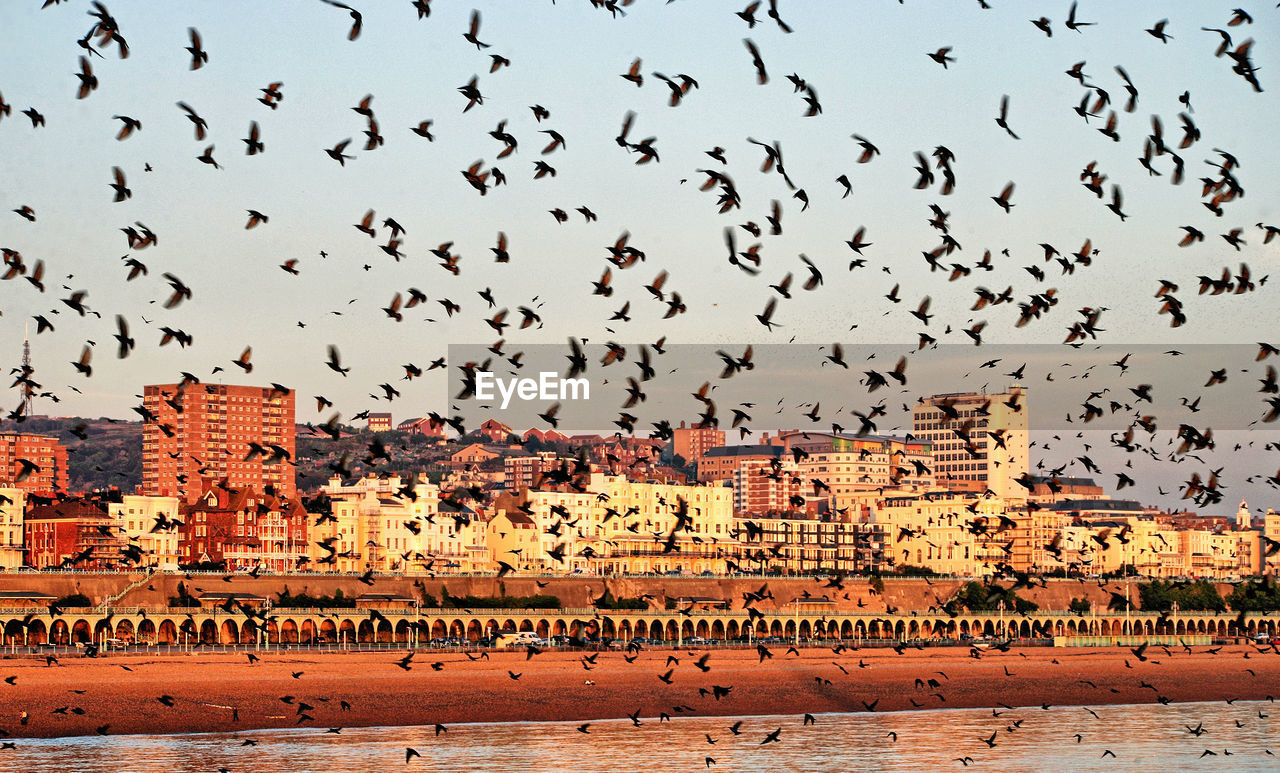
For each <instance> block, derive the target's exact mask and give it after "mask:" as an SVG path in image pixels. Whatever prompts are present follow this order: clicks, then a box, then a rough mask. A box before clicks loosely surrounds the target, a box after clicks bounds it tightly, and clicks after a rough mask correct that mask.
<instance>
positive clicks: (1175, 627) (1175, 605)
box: [1172, 601, 1178, 636]
mask: <svg viewBox="0 0 1280 773" xmlns="http://www.w3.org/2000/svg"><path fill="white" fill-rule="evenodd" d="M1172 633H1173V635H1174V636H1177V635H1178V602H1176V601H1175V602H1173V631H1172Z"/></svg>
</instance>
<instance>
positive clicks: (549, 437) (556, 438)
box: [520, 427, 569, 444]
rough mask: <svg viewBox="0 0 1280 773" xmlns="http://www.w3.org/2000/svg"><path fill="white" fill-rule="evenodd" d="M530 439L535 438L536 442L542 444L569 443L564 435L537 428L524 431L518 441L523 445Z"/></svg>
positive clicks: (552, 430)
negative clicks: (521, 441) (522, 442)
mask: <svg viewBox="0 0 1280 773" xmlns="http://www.w3.org/2000/svg"><path fill="white" fill-rule="evenodd" d="M532 438H537V439H538V441H539V442H541V443H543V444H550V443H567V442H569V436H568V435H566V434H564V433H563V432H558V431H556V430H554V429H548V430H541V429H538V428H537V427H532V428H530V429H528V430H525V433H524V435H522V436H521V438H520V439H521V440H523V441H524V442H525V443H528V442H529V440H530V439H532Z"/></svg>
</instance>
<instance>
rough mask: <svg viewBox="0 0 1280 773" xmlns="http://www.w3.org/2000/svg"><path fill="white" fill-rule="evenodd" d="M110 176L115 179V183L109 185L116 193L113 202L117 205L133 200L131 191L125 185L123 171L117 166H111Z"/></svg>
mask: <svg viewBox="0 0 1280 773" xmlns="http://www.w3.org/2000/svg"><path fill="white" fill-rule="evenodd" d="M111 175H112V177H114V178H115V181H114V182H112V183H111V188H112V189H113V190H114V191H115V192H116V196H115V202H116V203H119V202H121V201H124V200H126V199H131V198H133V191H131V190H129V186H128V185H126V184H125V178H124V171H123V170H122V169H120V167H118V166H113V167H111Z"/></svg>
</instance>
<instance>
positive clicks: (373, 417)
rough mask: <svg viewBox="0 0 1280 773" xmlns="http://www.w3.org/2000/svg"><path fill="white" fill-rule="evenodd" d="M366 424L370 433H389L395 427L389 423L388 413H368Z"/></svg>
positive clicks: (389, 416) (389, 415)
mask: <svg viewBox="0 0 1280 773" xmlns="http://www.w3.org/2000/svg"><path fill="white" fill-rule="evenodd" d="M368 422H369V431H370V432H390V431H391V428H392V427H393V426H395V425H393V424H392V423H391V414H390V413H370V414H369V418H368Z"/></svg>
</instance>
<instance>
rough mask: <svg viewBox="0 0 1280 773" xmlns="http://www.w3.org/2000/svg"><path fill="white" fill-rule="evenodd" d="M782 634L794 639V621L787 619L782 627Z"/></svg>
mask: <svg viewBox="0 0 1280 773" xmlns="http://www.w3.org/2000/svg"><path fill="white" fill-rule="evenodd" d="M782 635H783V636H784V637H786V638H787V639H794V638H795V636H796V621H795V620H788V621H787V623H786V625H784V626H783V627H782Z"/></svg>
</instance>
